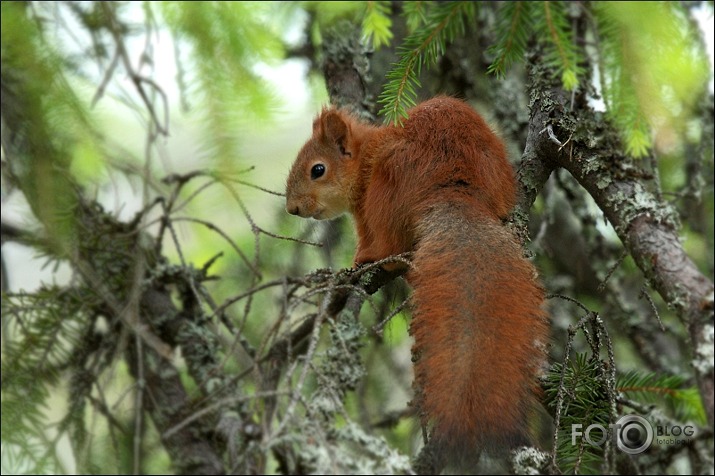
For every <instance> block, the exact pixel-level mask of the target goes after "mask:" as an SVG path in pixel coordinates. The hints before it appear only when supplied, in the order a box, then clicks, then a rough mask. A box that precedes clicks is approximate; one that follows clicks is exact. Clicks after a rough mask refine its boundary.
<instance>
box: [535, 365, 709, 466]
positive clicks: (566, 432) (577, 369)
mask: <svg viewBox="0 0 715 476" xmlns="http://www.w3.org/2000/svg"><path fill="white" fill-rule="evenodd" d="M603 365H604V364H603V362H600V361H598V360H597V359H594V358H592V357H590V356H589V355H588V354H587V353H578V354H576V356H575V358H573V359H571V361H570V365H569V366H568V367H567V368H566V371H565V373H564V375H563V389H564V390H565V391H564V392H563V393H564V397H565V398H564V404H563V409H562V413H561V419H560V425H559V428H558V447H557V462H558V465H559V468H560V469H561V471H562V472H564V473H567V474H571V473H583V474H601V471H602V465H603V463H604V457H605V455H604V446H600V447H599V446H593V445H591V444H588V442H586V441H585V439H584V438H583V436H580V437H577V438H576V439H575V444H574V440H573V439H572V438H573V435H572V431H573V430H572V426H573V425H581V426H580V427H579V428H580V431H582V432H583V431H585V429H586V428H587V427H588V426H589V425H592V424H598V425H601V426H602V427H603V428H605V429H608V428H609V424H610V423H611V417H610V415H611V409H610V405H609V403H608V400H609V399H608V392H607V389H606V387H605V383H604V380H603V378H602V376H601V374H602V367H603ZM562 372H563V366H562V364H560V363H556V364H554V365H553V366H552V368H551V369H550V371H549V373H548V374H547V377H546V383H545V388H546V404H547V405H548V406H549V407H550V408H552V409H554V410H555V409H556V403H557V395H558V392H559V387H560V385H561V382H562V380H561V379H562ZM684 383H685V379H684V378H683V377H680V376H677V375H658V374H654V373H649V372H645V373H644V372H641V371H637V370H631V371H629V372H626V373H624V374H619V375H617V377H616V390H617V392H618V393H619V394H620V395H623V396H625V397H626V398H627V399H629V400H630V401H633V402H636V403H637V404H640V405H643V406H646V405H654V406H658V407H661V408H664V409H666V410H668V413H670V414H672V415H673V416H674V417H675V418H677V419H678V420H679V421H682V422H688V421H692V422H696V423H699V424H705V423H706V420H705V413H704V410H703V406H702V402H701V401H700V396H699V393H698V391H697V389H696V388H694V387H692V388H683V384H684ZM620 410H621V411H623V409H620ZM639 410H640V409H639ZM625 413H627V412H623V414H625ZM608 431H609V434H608V438H609V439H611V438H613V435H611V434H610V430H608ZM602 436H603V435H601V434H600V430H597V429H596V430H594V431H593V434H592V435H591V439H592V440H595V441H597V440H599V439H600V438H601V437H602Z"/></svg>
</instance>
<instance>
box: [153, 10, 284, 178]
mask: <svg viewBox="0 0 715 476" xmlns="http://www.w3.org/2000/svg"><path fill="white" fill-rule="evenodd" d="M277 8H280V5H279V4H278V5H277V4H276V3H274V2H211V3H201V2H199V3H196V2H193V3H192V2H163V3H162V4H161V12H162V14H163V16H164V18H165V20H166V22H167V24H168V26H169V28H171V31H172V33H173V35H174V37H175V41H177V42H178V44H179V45H180V47H183V46H184V45H186V46H187V47H188V48H189V49H190V50H191V55H190V56H189V57H188V59H187V61H188V62H189V64H188V65H187V66H189V67H191V70H192V71H195V76H194V77H192V78H189V80H188V81H189V84H188V85H187V91H185V93H186V94H188V95H190V96H192V97H197V98H198V103H199V104H200V105H201V107H200V113H201V116H202V120H203V121H204V124H205V127H204V131H205V133H204V137H205V140H204V142H203V146H204V147H203V152H205V153H206V154H207V155H209V156H212V157H213V158H214V159H217V163H218V164H217V167H218V168H219V169H221V170H224V171H227V172H231V171H235V166H236V161H235V157H236V155H237V154H238V150H239V149H238V146H239V144H240V142H239V139H238V138H239V135H238V134H236V133H235V131H236V130H238V129H240V128H241V127H245V125H246V124H249V123H250V122H251V121H256V120H260V119H263V120H265V119H266V118H267V117H268V114H267V113H269V112H272V111H274V110H275V109H276V107H277V103H278V102H277V98H276V96H275V95H274V93H273V92H272V91H271V90H270V89H269V88H268V87H267V85H266V81H265V80H264V79H262V78H261V77H260V76H259V75H258V74H257V73H256V72H255V69H254V67H255V65H256V64H259V63H262V62H265V63H273V62H275V61H277V60H278V59H280V58H282V56H283V54H284V48H283V44H282V41H281V36H280V35H281V33H282V31H281V26H280V25H279V24H275V23H272V22H271V18H272V17H273V16H274V15H275V10H276V9H277ZM179 60H180V61H181V60H182V59H181V58H179Z"/></svg>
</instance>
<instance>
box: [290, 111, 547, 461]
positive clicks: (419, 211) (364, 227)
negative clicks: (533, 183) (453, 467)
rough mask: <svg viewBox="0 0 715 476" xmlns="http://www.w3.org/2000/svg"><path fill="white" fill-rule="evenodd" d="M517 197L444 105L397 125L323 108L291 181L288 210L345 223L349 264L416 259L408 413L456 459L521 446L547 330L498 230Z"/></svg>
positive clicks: (484, 132) (535, 288)
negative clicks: (342, 217) (348, 220)
mask: <svg viewBox="0 0 715 476" xmlns="http://www.w3.org/2000/svg"><path fill="white" fill-rule="evenodd" d="M316 164H318V165H319V166H323V167H324V168H325V173H324V174H322V175H321V176H319V177H314V176H311V170H312V169H313V167H315V166H316ZM515 188H516V187H515V181H514V173H513V170H512V167H511V165H510V164H509V162H508V161H507V158H506V151H505V149H504V145H503V143H502V142H501V140H500V139H499V138H498V137H497V136H496V135H495V134H494V133H493V132H492V131H491V130H490V129H489V127H488V126H487V124H486V123H485V122H484V120H483V119H482V118H481V117H480V116H479V115H478V114H477V113H476V112H474V110H472V109H471V108H470V107H469V106H468V105H466V104H465V103H464V102H462V101H459V100H456V99H452V98H448V97H437V98H434V99H431V100H429V101H426V102H424V103H422V104H419V105H418V106H416V107H414V108H412V109H411V110H410V111H409V119H408V120H406V121H405V123H404V127H393V126H384V127H374V126H369V125H366V124H362V123H360V122H359V121H357V120H356V119H355V118H353V117H351V116H349V115H348V114H346V113H344V112H341V111H337V110H334V109H324V110H323V112H322V113H321V115H320V116H319V117H318V118H317V119H316V121H315V123H314V125H313V136H312V138H311V139H310V140H309V141H308V142H307V143H306V144H305V146H304V147H303V149H302V150H301V151H300V153H299V155H298V158H297V160H296V162H295V164H294V165H293V168H292V170H291V172H290V175H289V178H288V184H287V193H286V196H287V201H286V209H287V210H288V212H289V213H292V214H296V215H300V216H303V217H313V218H332V217H334V216H337V215H339V214H341V213H344V212H349V213H351V214H352V215H353V217H354V219H355V224H356V229H357V234H358V246H357V252H356V255H355V263H356V264H361V263H366V262H372V261H377V260H379V259H382V258H385V257H387V256H390V255H394V254H398V253H402V252H406V251H414V252H415V254H414V262H413V267H412V269H411V270H410V271H409V273H408V275H407V279H408V281H409V283H410V284H411V285H412V286H413V288H414V295H413V301H414V316H413V320H412V324H411V333H412V335H413V336H414V339H415V344H414V348H413V353H414V355H415V360H416V363H415V389H416V398H415V403H416V407H417V409H418V410H419V412H420V415H421V416H422V421H423V423H425V424H427V425H430V426H431V428H432V438H433V439H434V441H435V445H436V446H437V448H439V449H440V450H441V451H442V452H443V454H444V455H445V456H446V457H448V458H450V459H451V460H455V459H462V458H463V457H465V456H466V457H469V453H470V452H475V453H478V452H479V451H480V450H482V449H499V448H502V447H509V446H513V445H516V444H520V443H525V442H526V441H527V439H528V438H527V434H528V432H527V430H526V428H527V422H526V417H527V414H528V413H529V411H530V409H531V408H532V404H533V402H532V400H533V399H534V394H535V391H536V379H535V375H536V372H537V369H538V367H539V365H540V364H541V363H542V362H543V360H544V352H543V346H544V344H545V342H546V338H547V332H548V324H547V320H546V316H545V313H544V312H543V310H542V309H541V304H542V301H543V292H542V290H541V287H540V286H539V284H538V282H537V281H536V272H535V270H534V268H533V266H532V265H531V263H529V262H528V261H527V260H525V259H524V258H523V257H522V253H521V249H520V247H519V246H518V245H517V244H516V243H515V241H514V239H513V237H512V236H511V234H510V233H509V231H508V230H507V229H506V228H504V227H503V225H502V223H501V219H503V218H505V217H506V216H507V214H508V213H509V211H510V209H511V208H512V207H513V205H514V203H515V200H516V197H515V193H516V192H515Z"/></svg>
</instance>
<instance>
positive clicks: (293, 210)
mask: <svg viewBox="0 0 715 476" xmlns="http://www.w3.org/2000/svg"><path fill="white" fill-rule="evenodd" d="M286 211H287V212H288V213H290V214H291V215H300V207H299V206H298V205H286Z"/></svg>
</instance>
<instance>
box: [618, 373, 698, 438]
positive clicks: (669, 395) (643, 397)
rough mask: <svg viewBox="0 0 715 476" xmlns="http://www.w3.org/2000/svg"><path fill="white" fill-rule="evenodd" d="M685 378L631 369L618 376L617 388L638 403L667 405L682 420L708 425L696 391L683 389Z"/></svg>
mask: <svg viewBox="0 0 715 476" xmlns="http://www.w3.org/2000/svg"><path fill="white" fill-rule="evenodd" d="M684 384H685V378H683V377H681V376H679V375H658V374H655V373H643V372H639V371H637V370H631V371H629V372H626V373H625V374H623V375H620V376H619V377H618V381H617V383H616V386H617V389H618V391H619V392H621V393H622V394H624V395H626V396H627V397H628V398H631V399H633V400H636V401H637V402H639V403H646V404H660V405H662V404H665V405H667V407H668V408H669V409H670V413H671V414H673V415H674V417H675V418H677V419H678V420H680V421H693V422H696V423H698V424H701V425H705V424H707V421H706V417H705V409H704V408H703V403H702V401H701V400H700V394H699V393H698V390H697V388H695V387H689V388H683V385H684Z"/></svg>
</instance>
